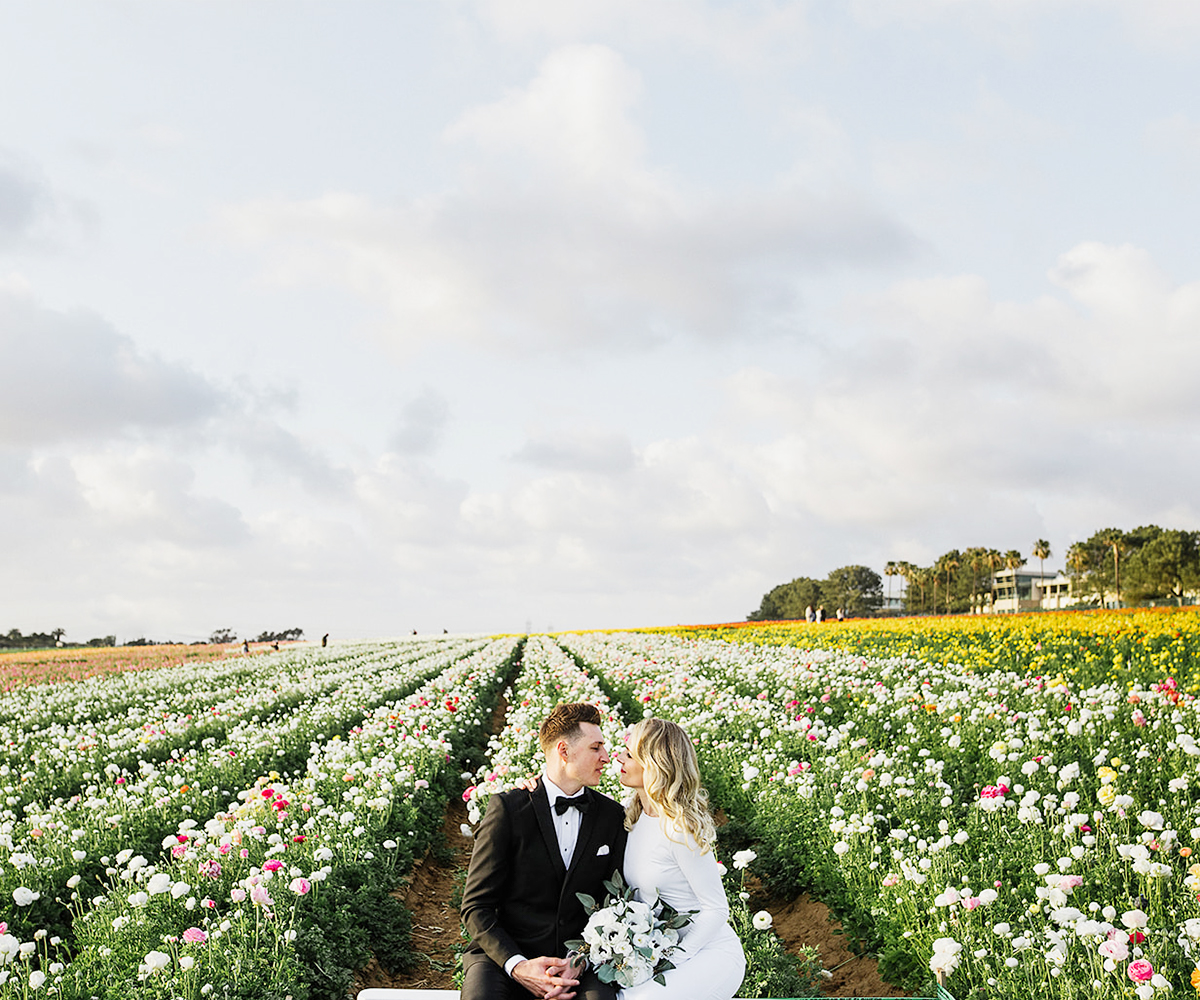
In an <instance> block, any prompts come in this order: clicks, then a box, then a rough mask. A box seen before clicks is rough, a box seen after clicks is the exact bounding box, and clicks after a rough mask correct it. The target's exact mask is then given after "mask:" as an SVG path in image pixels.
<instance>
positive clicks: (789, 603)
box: [747, 566, 883, 621]
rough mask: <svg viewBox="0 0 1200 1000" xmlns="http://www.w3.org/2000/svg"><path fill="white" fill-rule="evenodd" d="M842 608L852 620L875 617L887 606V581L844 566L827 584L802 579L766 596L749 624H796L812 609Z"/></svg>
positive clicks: (864, 568) (861, 568)
mask: <svg viewBox="0 0 1200 1000" xmlns="http://www.w3.org/2000/svg"><path fill="white" fill-rule="evenodd" d="M823 606H824V607H826V609H827V610H828V611H829V613H830V616H832V613H833V609H834V608H842V609H843V610H845V612H846V614H847V615H850V616H851V617H863V616H865V615H871V614H875V613H876V612H877V611H878V610H879V609H880V607H882V606H883V580H882V579H881V578H880V576H879V574H878V573H876V572H875V571H874V570H873V569H870V568H869V567H867V566H842V567H840V568H839V569H835V570H833V571H832V572H831V573H830V574H829V576H827V577H826V578H825V579H824V580H814V579H813V578H812V577H808V576H799V577H797V578H796V579H795V580H792V581H791V582H790V583H781V584H779V586H777V587H773V588H772V589H771V590H769V591H767V593H766V594H764V595H763V599H762V603H761V604H760V605H759V607H758V610H757V611H753V612H751V613H750V614H749V615H747V620H748V621H795V620H799V619H802V618H804V616H805V612H806V611H807V610H808V609H809V608H812V609H814V610H815V609H817V608H819V607H823Z"/></svg>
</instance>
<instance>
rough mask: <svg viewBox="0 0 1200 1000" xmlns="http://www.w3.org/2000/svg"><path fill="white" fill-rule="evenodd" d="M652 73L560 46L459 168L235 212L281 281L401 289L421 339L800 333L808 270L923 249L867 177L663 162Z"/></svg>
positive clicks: (492, 116)
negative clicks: (840, 179) (763, 181)
mask: <svg viewBox="0 0 1200 1000" xmlns="http://www.w3.org/2000/svg"><path fill="white" fill-rule="evenodd" d="M640 89H641V83H640V78H639V77H638V75H637V74H636V73H635V72H634V71H633V70H632V69H631V68H630V67H629V66H628V65H627V64H626V63H625V62H624V61H623V60H622V59H621V57H620V56H618V55H617V54H616V53H614V52H613V51H612V50H610V49H607V48H605V47H603V46H599V45H576V46H568V47H565V48H563V49H560V50H558V51H556V52H554V53H552V54H551V55H550V56H548V57H547V58H546V59H545V61H544V62H543V63H542V65H541V67H540V69H539V71H538V73H537V75H536V76H535V78H534V79H533V80H532V81H530V83H529V84H528V85H527V86H526V87H524V88H521V89H518V90H514V91H512V92H510V93H508V94H506V95H504V96H503V97H502V98H500V99H499V100H497V101H495V102H492V103H490V104H486V105H482V106H479V107H476V108H474V109H472V110H470V111H468V112H466V113H465V114H463V115H462V116H461V117H460V118H459V119H458V120H457V121H456V122H455V123H453V124H452V125H451V126H450V127H449V128H448V129H447V130H446V140H447V142H448V143H449V144H450V146H451V148H453V149H458V150H461V151H462V155H463V161H462V164H463V165H462V169H461V171H460V175H459V179H458V183H457V184H456V185H453V186H451V187H448V188H447V189H446V190H444V191H442V192H441V193H439V194H437V195H435V196H429V197H425V198H422V199H420V200H414V201H412V202H410V203H408V204H402V205H399V206H394V207H383V206H378V205H375V204H373V203H372V202H370V201H369V200H367V199H365V198H363V197H360V196H357V195H352V194H347V193H335V194H326V195H323V196H321V197H318V198H314V199H311V200H308V201H302V202H287V201H282V200H268V201H258V202H251V203H247V204H242V205H238V206H231V207H228V208H227V209H226V210H225V211H224V212H223V215H222V221H223V224H224V226H225V228H226V230H227V231H228V232H229V233H231V234H233V235H235V236H236V237H238V238H240V239H243V240H245V241H247V242H250V243H256V244H265V245H266V247H267V252H268V253H269V254H270V255H271V259H272V261H273V262H272V264H270V265H269V267H268V273H269V275H270V276H271V277H272V278H273V279H274V280H277V281H280V282H281V283H289V284H295V283H299V282H312V281H314V280H315V281H328V280H330V279H331V278H332V279H334V280H337V281H340V282H341V283H342V284H344V285H345V286H347V287H349V288H350V289H352V290H354V291H355V292H356V293H358V294H361V295H363V296H364V297H367V298H369V299H374V300H376V301H382V302H383V303H385V304H386V307H387V308H388V310H389V312H390V315H391V317H392V323H391V330H392V333H391V336H392V337H393V338H394V339H395V340H396V341H397V342H398V343H402V344H412V343H421V342H425V341H429V340H434V339H439V338H445V337H451V338H454V339H457V340H459V341H463V342H467V343H470V344H475V345H478V344H486V345H488V346H490V347H493V348H501V349H510V350H514V351H517V352H522V351H529V350H554V349H559V348H562V347H568V348H600V349H617V350H627V349H643V348H645V347H646V346H649V345H654V344H658V343H661V342H663V341H666V340H668V339H671V338H673V337H677V336H691V337H698V338H701V339H708V340H723V339H730V338H744V337H749V336H757V335H761V334H762V333H763V332H768V333H776V332H781V331H783V332H788V333H795V332H796V329H797V312H798V308H799V298H800V294H801V284H802V282H803V281H804V280H805V278H806V277H811V276H813V275H815V274H819V273H822V272H824V271H825V270H826V269H828V268H829V267H832V266H857V267H877V266H879V265H889V264H891V263H894V262H896V261H898V260H901V259H903V258H904V257H905V256H906V255H907V254H908V253H909V252H910V250H911V248H912V244H913V241H912V238H911V237H910V235H909V234H908V233H907V232H906V231H905V230H904V229H903V227H901V226H900V225H898V224H897V223H896V222H894V221H893V220H892V219H890V218H888V217H887V216H886V215H885V214H884V213H882V212H880V211H879V210H877V209H876V208H874V207H873V206H871V205H870V204H868V203H867V202H865V201H863V200H862V199H860V198H858V197H856V196H855V195H853V194H851V193H847V192H840V193H837V194H829V195H822V196H818V195H815V194H813V193H811V192H809V191H806V190H804V189H803V188H799V187H796V186H795V185H794V183H791V182H787V181H781V182H780V184H778V185H776V186H775V187H774V188H768V189H765V190H757V191H754V192H752V193H745V194H736V193H735V194H722V195H717V194H714V193H711V192H707V191H702V190H695V189H692V188H689V187H688V186H687V185H686V184H685V183H683V182H682V181H681V180H680V179H678V178H676V177H674V176H672V175H671V174H670V173H669V172H668V171H666V170H662V169H656V168H655V167H653V166H651V165H650V164H648V163H647V162H646V159H645V150H644V141H643V137H642V134H641V131H640V130H639V129H638V128H637V127H636V126H635V124H634V118H633V115H632V109H633V108H634V106H635V105H636V103H637V100H638V96H639V94H640Z"/></svg>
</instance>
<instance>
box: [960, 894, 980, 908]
mask: <svg viewBox="0 0 1200 1000" xmlns="http://www.w3.org/2000/svg"><path fill="white" fill-rule="evenodd" d="M981 903H982V900H981V899H980V898H979V897H978V896H969V897H968V898H967V899H964V900H963V901H962V905H963V909H964V910H974V909H975V908H976V907H978V906H979V905H980V904H981Z"/></svg>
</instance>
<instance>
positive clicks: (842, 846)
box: [833, 840, 850, 856]
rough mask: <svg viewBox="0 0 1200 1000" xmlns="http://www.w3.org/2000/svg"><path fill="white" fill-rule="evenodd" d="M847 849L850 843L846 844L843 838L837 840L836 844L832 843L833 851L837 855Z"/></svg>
mask: <svg viewBox="0 0 1200 1000" xmlns="http://www.w3.org/2000/svg"><path fill="white" fill-rule="evenodd" d="M849 850H850V845H849V844H847V843H846V842H845V841H844V840H839V841H838V842H837V843H836V844H834V845H833V853H834V854H837V855H839V856H841V855H843V854H845V853H846V852H847V851H849Z"/></svg>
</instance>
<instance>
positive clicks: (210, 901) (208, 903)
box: [200, 896, 217, 910]
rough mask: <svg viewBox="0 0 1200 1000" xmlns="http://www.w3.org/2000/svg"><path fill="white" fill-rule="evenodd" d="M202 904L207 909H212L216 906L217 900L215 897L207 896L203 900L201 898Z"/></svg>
mask: <svg viewBox="0 0 1200 1000" xmlns="http://www.w3.org/2000/svg"><path fill="white" fill-rule="evenodd" d="M200 905H201V906H203V907H204V908H205V909H206V910H212V909H215V908H216V906H217V901H216V900H215V899H209V898H208V897H207V896H205V897H204V898H203V899H202V900H200Z"/></svg>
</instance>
